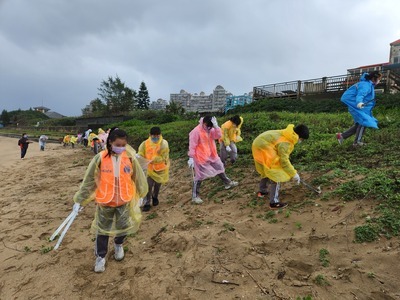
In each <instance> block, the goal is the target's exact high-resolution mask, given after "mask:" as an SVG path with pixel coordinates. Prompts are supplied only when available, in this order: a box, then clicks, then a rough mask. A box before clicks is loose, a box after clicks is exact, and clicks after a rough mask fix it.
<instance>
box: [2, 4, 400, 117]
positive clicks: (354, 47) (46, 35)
mask: <svg viewBox="0 0 400 300" xmlns="http://www.w3.org/2000/svg"><path fill="white" fill-rule="evenodd" d="M399 9H400V3H398V2H397V1H396V0H386V1H380V2H377V1H371V0H366V1H361V0H355V1H346V0H337V1H334V2H332V1H317V0H308V1H298V0H297V1H296V0H286V1H277V0H273V1H263V0H251V1H239V0H215V1H214V0H203V1H187V0H169V1H161V0H160V1H156V0H150V1H145V0H143V1H128V0H126V1H95V0H84V1H79V0H71V1H62V0H58V1H57V0H36V1H29V0H6V1H1V2H0V45H1V47H0V69H1V72H0V91H1V93H0V109H4V108H5V109H7V110H12V109H17V108H22V109H27V108H29V107H33V106H37V105H41V104H42V101H43V104H44V105H45V106H47V107H49V108H51V109H52V110H54V111H57V112H59V113H62V114H65V115H79V114H80V110H81V108H83V107H84V106H85V105H86V104H88V103H89V102H90V100H92V99H94V98H95V97H97V88H98V87H99V85H100V82H101V81H102V80H103V79H106V78H107V77H108V76H115V75H116V74H118V75H119V76H120V78H121V79H122V80H123V81H125V83H126V84H127V85H128V86H129V87H131V88H134V89H138V87H139V85H140V82H141V81H142V80H144V81H145V82H146V84H147V86H148V89H149V92H150V97H151V100H156V99H157V98H164V99H169V94H170V93H174V92H179V90H180V89H185V90H187V91H189V92H200V91H204V92H206V93H211V92H212V89H213V88H215V86H216V85H218V84H221V85H222V86H224V87H225V88H226V89H227V90H229V91H230V92H232V93H234V94H242V93H245V92H249V91H251V89H252V87H253V86H254V85H258V84H264V83H274V82H280V81H289V80H297V79H307V78H316V77H322V76H330V75H339V74H344V73H345V72H346V69H348V68H351V67H356V66H359V65H365V64H372V63H379V62H385V61H387V60H388V55H389V43H390V42H392V41H394V40H396V39H398V38H400V31H399V27H398V18H397V17H396V13H395V12H396V11H399Z"/></svg>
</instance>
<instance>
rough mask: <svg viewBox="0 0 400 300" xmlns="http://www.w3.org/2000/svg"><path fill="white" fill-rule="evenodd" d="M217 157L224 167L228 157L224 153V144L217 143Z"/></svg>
mask: <svg viewBox="0 0 400 300" xmlns="http://www.w3.org/2000/svg"><path fill="white" fill-rule="evenodd" d="M219 146H220V147H219V157H220V158H221V161H222V163H223V164H224V165H225V163H226V159H227V157H228V154H227V152H226V148H225V144H224V142H220V143H219Z"/></svg>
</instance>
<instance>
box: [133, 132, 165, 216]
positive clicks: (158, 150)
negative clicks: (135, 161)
mask: <svg viewBox="0 0 400 300" xmlns="http://www.w3.org/2000/svg"><path fill="white" fill-rule="evenodd" d="M138 155H140V157H143V158H145V159H146V161H147V162H148V165H147V184H148V186H149V192H148V193H147V195H146V198H145V199H144V205H143V208H142V211H149V210H150V200H152V202H153V203H152V204H153V206H157V205H158V203H159V201H158V193H159V192H160V187H161V184H163V183H166V182H168V179H169V147H168V142H167V141H166V140H164V139H163V137H162V135H161V129H160V127H152V128H151V129H150V136H149V138H148V139H147V140H146V141H144V142H143V143H141V144H140V146H139V151H138Z"/></svg>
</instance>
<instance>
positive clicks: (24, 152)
mask: <svg viewBox="0 0 400 300" xmlns="http://www.w3.org/2000/svg"><path fill="white" fill-rule="evenodd" d="M26 150H28V149H27V148H21V158H24V157H25V155H26Z"/></svg>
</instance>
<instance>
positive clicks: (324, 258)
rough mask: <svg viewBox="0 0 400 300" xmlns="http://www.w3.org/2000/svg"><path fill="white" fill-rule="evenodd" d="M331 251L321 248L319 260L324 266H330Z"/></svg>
mask: <svg viewBox="0 0 400 300" xmlns="http://www.w3.org/2000/svg"><path fill="white" fill-rule="evenodd" d="M328 255H329V251H328V250H326V249H324V248H322V249H321V250H319V261H320V262H321V265H322V266H323V267H325V268H326V267H329V258H328Z"/></svg>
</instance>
